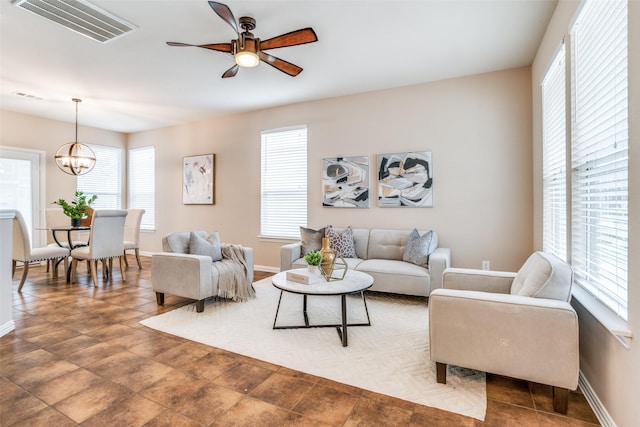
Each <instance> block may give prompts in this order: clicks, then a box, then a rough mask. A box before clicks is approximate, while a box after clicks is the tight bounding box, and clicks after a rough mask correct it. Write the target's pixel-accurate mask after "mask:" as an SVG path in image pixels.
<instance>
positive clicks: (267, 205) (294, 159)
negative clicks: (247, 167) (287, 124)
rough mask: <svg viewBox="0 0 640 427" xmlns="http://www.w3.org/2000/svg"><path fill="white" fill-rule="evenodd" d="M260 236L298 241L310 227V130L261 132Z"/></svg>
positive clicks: (298, 128) (303, 128)
mask: <svg viewBox="0 0 640 427" xmlns="http://www.w3.org/2000/svg"><path fill="white" fill-rule="evenodd" d="M261 145H262V186H261V192H262V204H261V210H260V233H261V235H262V236H265V237H283V238H291V239H298V238H299V237H300V226H305V227H306V225H307V128H306V126H303V127H295V128H287V129H283V130H273V131H264V132H262V133H261Z"/></svg>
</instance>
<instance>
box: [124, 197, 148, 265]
mask: <svg viewBox="0 0 640 427" xmlns="http://www.w3.org/2000/svg"><path fill="white" fill-rule="evenodd" d="M127 212H129V213H128V214H127V219H126V220H125V222H124V263H125V265H126V266H127V267H129V261H127V251H129V250H132V249H133V250H134V251H135V254H136V261H137V262H138V268H139V269H141V270H142V263H140V223H141V222H142V215H144V212H145V210H144V209H128V210H127Z"/></svg>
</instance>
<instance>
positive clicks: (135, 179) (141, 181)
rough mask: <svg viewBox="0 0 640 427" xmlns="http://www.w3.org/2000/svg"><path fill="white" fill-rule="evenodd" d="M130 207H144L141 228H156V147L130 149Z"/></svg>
mask: <svg viewBox="0 0 640 427" xmlns="http://www.w3.org/2000/svg"><path fill="white" fill-rule="evenodd" d="M128 164H129V175H128V177H129V203H128V206H129V208H135V209H144V211H145V212H144V215H143V216H142V222H141V223H140V228H141V229H142V230H154V229H155V226H156V224H155V217H156V215H155V204H156V187H155V181H156V180H155V169H156V150H155V148H154V147H142V148H132V149H130V150H129V162H128Z"/></svg>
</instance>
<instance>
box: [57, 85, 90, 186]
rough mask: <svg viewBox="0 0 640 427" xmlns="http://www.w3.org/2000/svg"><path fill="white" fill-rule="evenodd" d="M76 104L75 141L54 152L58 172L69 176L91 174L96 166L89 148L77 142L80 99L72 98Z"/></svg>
mask: <svg viewBox="0 0 640 427" xmlns="http://www.w3.org/2000/svg"><path fill="white" fill-rule="evenodd" d="M72 101H73V102H75V103H76V140H75V142H67V143H66V144H64V145H62V146H61V147H60V148H58V151H56V155H55V159H56V164H57V165H58V167H59V168H60V170H61V171H62V172H64V173H68V174H69V175H84V174H85V173H89V172H91V169H93V167H94V166H95V164H96V154H95V153H94V152H93V150H92V149H91V147H89V146H88V145H85V144H80V143H79V142H78V103H79V102H82V100H81V99H78V98H73V99H72Z"/></svg>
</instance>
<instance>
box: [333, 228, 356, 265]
mask: <svg viewBox="0 0 640 427" xmlns="http://www.w3.org/2000/svg"><path fill="white" fill-rule="evenodd" d="M327 237H328V238H329V245H330V246H331V249H333V250H334V251H335V253H336V255H337V256H341V257H342V258H356V257H357V256H356V246H355V243H354V240H353V230H352V229H351V227H347V228H345V229H344V230H343V231H342V232H339V231H337V230H336V229H335V228H333V227H328V228H327Z"/></svg>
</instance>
